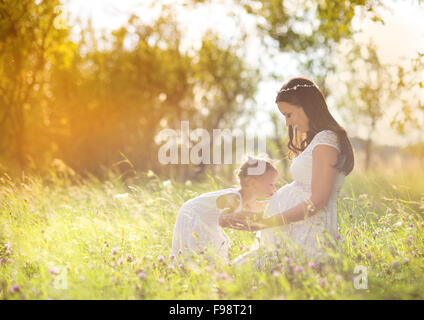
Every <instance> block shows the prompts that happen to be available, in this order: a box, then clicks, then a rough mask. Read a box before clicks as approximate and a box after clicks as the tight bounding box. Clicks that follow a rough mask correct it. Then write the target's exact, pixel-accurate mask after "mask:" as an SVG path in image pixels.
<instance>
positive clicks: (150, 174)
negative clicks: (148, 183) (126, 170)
mask: <svg viewBox="0 0 424 320" xmlns="http://www.w3.org/2000/svg"><path fill="white" fill-rule="evenodd" d="M154 176H155V173H154V172H153V171H152V170H149V171H147V177H149V178H152V177H154Z"/></svg>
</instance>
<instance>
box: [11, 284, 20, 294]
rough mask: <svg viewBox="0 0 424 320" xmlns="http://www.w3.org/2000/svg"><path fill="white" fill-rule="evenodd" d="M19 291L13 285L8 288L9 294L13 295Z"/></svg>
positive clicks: (18, 288)
mask: <svg viewBox="0 0 424 320" xmlns="http://www.w3.org/2000/svg"><path fill="white" fill-rule="evenodd" d="M20 290H21V288H20V287H19V286H18V285H17V284H14V285H12V286H11V287H10V289H9V293H12V294H13V293H15V292H19V291H20Z"/></svg>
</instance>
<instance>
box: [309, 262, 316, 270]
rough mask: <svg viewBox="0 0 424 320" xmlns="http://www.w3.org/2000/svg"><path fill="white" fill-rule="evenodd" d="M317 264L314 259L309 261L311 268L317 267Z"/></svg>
mask: <svg viewBox="0 0 424 320" xmlns="http://www.w3.org/2000/svg"><path fill="white" fill-rule="evenodd" d="M316 266H317V265H316V263H315V262H313V261H311V262H309V264H308V267H309V269H315V268H316Z"/></svg>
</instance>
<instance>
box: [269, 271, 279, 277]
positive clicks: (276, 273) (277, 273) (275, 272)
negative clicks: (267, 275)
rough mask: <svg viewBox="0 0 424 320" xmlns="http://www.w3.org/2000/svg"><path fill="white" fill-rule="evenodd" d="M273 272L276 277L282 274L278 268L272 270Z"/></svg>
mask: <svg viewBox="0 0 424 320" xmlns="http://www.w3.org/2000/svg"><path fill="white" fill-rule="evenodd" d="M271 274H272V275H273V276H274V277H276V278H278V277H279V276H280V275H281V274H280V272H279V271H278V270H273V271H272V272H271Z"/></svg>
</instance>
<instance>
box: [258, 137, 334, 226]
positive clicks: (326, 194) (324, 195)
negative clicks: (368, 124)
mask: <svg viewBox="0 0 424 320" xmlns="http://www.w3.org/2000/svg"><path fill="white" fill-rule="evenodd" d="M337 155H338V151H337V149H335V148H333V147H330V146H327V145H317V146H316V147H315V148H314V150H313V151H312V181H311V184H312V193H311V198H310V199H308V200H306V201H304V202H301V203H300V204H298V205H297V206H294V207H293V208H290V209H288V210H286V211H284V212H283V213H280V214H277V215H275V216H272V217H270V218H265V219H262V220H261V221H260V222H261V223H262V224H263V225H264V226H266V227H267V228H270V227H276V226H280V225H284V224H289V223H292V222H296V221H300V220H304V219H305V215H308V216H313V215H314V214H316V213H317V212H319V211H320V210H322V209H323V208H325V206H326V205H327V203H328V200H329V199H330V195H331V191H332V189H333V186H334V181H335V178H336V169H335V168H334V167H333V166H334V165H335V164H336V162H337ZM311 202H312V204H311Z"/></svg>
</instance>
